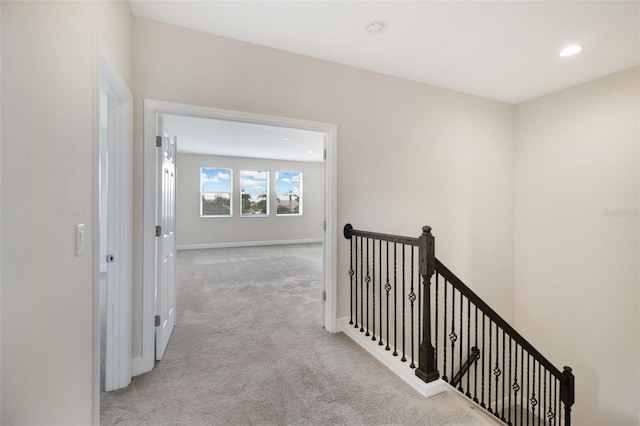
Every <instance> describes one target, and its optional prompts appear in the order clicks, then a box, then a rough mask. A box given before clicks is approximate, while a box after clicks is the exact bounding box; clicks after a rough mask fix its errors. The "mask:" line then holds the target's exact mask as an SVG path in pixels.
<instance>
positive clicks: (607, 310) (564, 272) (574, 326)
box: [515, 68, 640, 425]
mask: <svg viewBox="0 0 640 426" xmlns="http://www.w3.org/2000/svg"><path fill="white" fill-rule="evenodd" d="M639 84H640V69H639V68H636V69H633V70H629V71H625V72H622V73H618V74H614V75H611V76H608V77H605V78H602V79H599V80H596V81H593V82H590V83H586V84H583V85H580V86H577V87H574V88H570V89H567V90H564V91H561V92H558V93H555V94H552V95H549V96H545V97H542V98H539V99H536V100H533V101H530V102H527V103H524V104H520V105H518V106H517V108H516V127H515V135H516V142H517V143H516V152H515V170H516V172H515V253H516V257H515V277H516V280H515V319H516V327H517V328H518V329H520V330H521V331H522V333H523V335H524V336H526V337H527V338H528V339H530V342H531V343H533V344H534V346H538V347H539V348H540V349H541V350H542V352H543V353H545V354H547V356H548V357H549V359H550V360H551V361H552V362H554V363H555V364H556V365H558V366H562V365H567V364H569V365H570V366H571V367H573V368H574V372H575V375H576V387H577V389H576V401H577V403H576V406H575V411H574V412H575V422H576V424H581V425H587V424H589V425H604V424H606V425H623V424H624V425H630V424H638V421H639V418H638V414H639V411H638V407H640V350H639V344H640V343H639V339H638V336H639V330H640V317H639V312H640V311H639V307H640V303H639V300H640V299H639V296H640V295H639V288H640V279H639V270H638V259H640V251H639V241H640V238H638V237H639V232H640V229H639V221H640V217H639V214H638V208H639V207H640V206H639V194H640V186H639V179H640V177H639V174H638V167H639V164H640V162H639V156H640V151H639V144H640V120H639V117H640V88H639Z"/></svg>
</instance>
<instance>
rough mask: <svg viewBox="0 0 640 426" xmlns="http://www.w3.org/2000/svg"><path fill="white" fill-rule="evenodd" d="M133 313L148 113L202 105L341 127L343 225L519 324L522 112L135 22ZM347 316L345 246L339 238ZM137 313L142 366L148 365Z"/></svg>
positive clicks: (343, 307)
mask: <svg viewBox="0 0 640 426" xmlns="http://www.w3.org/2000/svg"><path fill="white" fill-rule="evenodd" d="M133 61H134V77H133V78H134V87H135V99H134V102H135V106H134V111H135V115H134V122H135V126H136V128H135V130H134V138H135V141H136V143H135V146H134V164H135V166H134V167H135V169H134V202H135V203H136V204H135V205H134V241H135V242H134V256H135V258H134V259H135V260H134V265H137V270H134V294H133V302H134V306H136V305H140V303H141V301H140V299H141V294H142V289H141V286H140V283H141V282H142V280H141V270H140V268H139V265H140V264H141V261H140V259H141V256H142V245H141V241H142V204H141V201H140V200H142V142H141V141H142V126H141V123H142V117H141V112H142V101H143V99H145V98H150V99H157V100H162V101H171V102H179V103H184V104H193V105H203V106H211V107H217V108H225V109H231V110H237V111H244V112H253V113H261V114H269V115H277V116H284V117H292V118H299V119H306V120H312V121H320V122H328V123H335V124H337V126H338V194H337V195H338V223H339V226H340V227H342V226H343V225H344V224H345V223H347V222H351V223H352V224H353V225H354V226H355V227H357V228H359V229H369V230H377V231H380V232H387V233H397V234H403V235H413V236H418V235H419V234H420V232H421V227H422V226H423V225H431V226H433V228H434V235H435V236H436V244H437V250H438V257H439V258H440V259H441V260H442V261H443V262H445V263H446V264H447V265H449V267H450V268H452V269H453V270H454V271H455V272H456V273H457V274H459V276H460V277H461V278H462V279H464V280H465V281H467V283H468V284H469V285H470V286H471V287H472V288H474V289H475V290H476V291H477V292H478V293H479V294H480V295H482V296H485V297H486V299H487V301H488V302H489V303H491V304H492V305H493V306H494V307H495V308H496V309H497V310H498V311H499V312H501V313H503V314H504V317H505V318H506V319H511V318H512V317H513V314H512V309H513V285H512V282H513V232H512V226H513V225H512V214H513V198H512V197H513V188H512V138H513V128H512V121H513V107H512V106H511V105H506V104H503V103H499V102H494V101H489V100H485V99H481V98H478V97H474V96H469V95H465V94H461V93H457V92H453V91H449V90H445V89H440V88H436V87H432V86H427V85H424V84H419V83H414V82H410V81H406V80H402V79H398V78H393V77H389V76H385V75H381V74H376V73H372V72H367V71H363V70H359V69H355V68H351V67H348V66H344V65H339V64H335V63H331V62H327V61H322V60H317V59H312V58H308V57H305V56H301V55H296V54H292V53H287V52H283V51H278V50H274V49H270V48H265V47H261V46H256V45H252V44H248V43H244V42H240V41H235V40H230V39H225V38H222V37H216V36H213V35H209V34H205V33H201V32H197V31H191V30H187V29H183V28H179V27H175V26H171V25H167V24H163V23H158V22H154V21H150V20H146V19H141V18H134V25H133ZM337 233H338V236H339V239H340V240H339V244H338V258H339V263H338V276H339V279H340V282H339V283H338V284H339V289H340V292H341V293H340V294H339V314H340V315H342V316H344V315H348V305H349V302H348V300H349V297H348V284H347V282H348V280H347V278H348V275H347V274H346V271H347V269H348V268H347V260H348V244H347V241H346V240H344V238H342V236H341V235H342V230H341V229H338V230H337ZM140 315H141V314H140V312H137V311H135V310H134V321H135V326H134V330H133V339H134V348H133V352H134V356H136V354H139V353H140V347H141V346H140V345H141V343H140V342H141V341H140V324H141V316H140Z"/></svg>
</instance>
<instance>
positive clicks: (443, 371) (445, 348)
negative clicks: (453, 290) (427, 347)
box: [424, 279, 453, 382]
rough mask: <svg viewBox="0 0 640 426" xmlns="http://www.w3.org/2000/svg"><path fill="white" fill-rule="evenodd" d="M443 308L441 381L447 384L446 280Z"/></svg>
mask: <svg viewBox="0 0 640 426" xmlns="http://www.w3.org/2000/svg"><path fill="white" fill-rule="evenodd" d="M443 287H444V306H443V310H444V321H443V325H442V347H443V348H444V353H443V355H442V361H443V363H444V366H443V368H442V374H443V376H442V380H444V381H445V382H448V380H447V338H446V335H447V280H446V279H445V280H444V284H443ZM424 309H425V315H427V312H426V310H427V307H426V306H425V308H424ZM451 378H452V379H453V376H451Z"/></svg>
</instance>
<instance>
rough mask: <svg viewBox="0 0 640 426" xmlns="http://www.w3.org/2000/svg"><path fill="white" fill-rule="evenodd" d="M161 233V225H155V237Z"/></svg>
mask: <svg viewBox="0 0 640 426" xmlns="http://www.w3.org/2000/svg"><path fill="white" fill-rule="evenodd" d="M161 235H162V226H160V225H157V226H156V237H159V236H161Z"/></svg>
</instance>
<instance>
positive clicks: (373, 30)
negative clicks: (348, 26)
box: [367, 21, 384, 35]
mask: <svg viewBox="0 0 640 426" xmlns="http://www.w3.org/2000/svg"><path fill="white" fill-rule="evenodd" d="M382 30H384V24H383V23H382V22H380V21H373V22H372V23H370V24H369V25H367V32H368V33H369V34H373V35H378V34H380V33H381V32H382Z"/></svg>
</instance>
